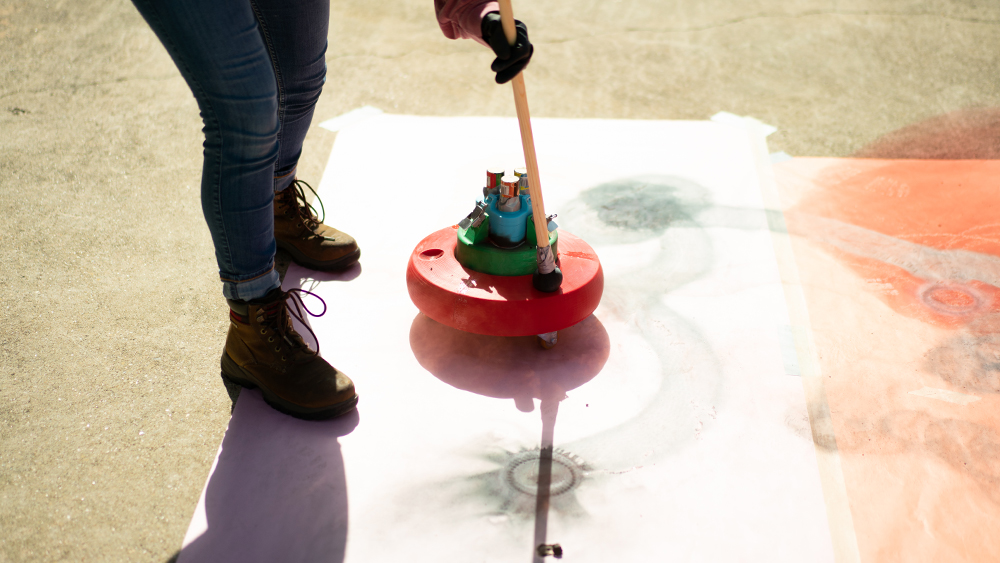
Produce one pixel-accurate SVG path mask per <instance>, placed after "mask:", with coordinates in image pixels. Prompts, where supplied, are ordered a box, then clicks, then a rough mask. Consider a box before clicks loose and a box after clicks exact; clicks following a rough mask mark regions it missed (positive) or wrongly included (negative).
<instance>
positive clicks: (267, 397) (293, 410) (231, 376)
mask: <svg viewBox="0 0 1000 563" xmlns="http://www.w3.org/2000/svg"><path fill="white" fill-rule="evenodd" d="M222 381H223V382H224V383H228V384H231V385H239V386H240V387H245V388H247V389H260V392H261V394H263V395H264V402H266V403H267V404H268V405H270V406H271V408H273V409H274V410H276V411H278V412H282V413H285V414H287V415H289V416H294V417H295V418H301V419H302V420H326V419H328V418H336V417H338V416H343V415H345V414H347V413H349V412H351V411H352V410H354V409H355V408H356V407H357V406H358V395H357V394H355V395H354V396H353V397H351V398H350V399H348V400H346V401H342V402H340V403H337V404H335V405H330V406H328V407H319V408H314V409H311V408H309V407H303V406H301V405H296V404H295V403H290V402H288V401H286V400H284V399H282V398H281V397H279V396H277V395H275V394H274V393H272V392H271V391H270V390H269V389H268V388H267V387H264V386H262V385H258V384H257V383H256V382H255V381H254V380H253V376H251V375H250V373H249V372H247V370H245V369H243V368H241V367H240V366H239V365H238V364H237V363H236V362H234V361H233V359H232V358H230V357H229V353H228V352H222Z"/></svg>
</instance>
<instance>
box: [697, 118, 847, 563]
mask: <svg viewBox="0 0 1000 563" xmlns="http://www.w3.org/2000/svg"><path fill="white" fill-rule="evenodd" d="M713 120H715V121H719V120H716V119H715V118H713ZM742 120H743V126H744V127H745V128H746V130H747V133H748V135H749V136H750V144H751V146H752V147H753V150H754V159H755V161H756V163H757V173H758V176H759V179H760V189H761V195H762V196H763V199H764V206H765V208H767V210H768V211H769V214H768V215H769V218H770V215H772V214H773V215H775V217H774V220H773V221H772V222H773V223H781V224H782V225H783V223H784V220H783V217H782V218H781V219H780V220H779V219H778V217H777V215H778V214H781V209H782V206H781V201H780V197H779V195H778V186H777V184H776V183H775V180H774V170H773V168H772V167H771V163H772V159H771V155H770V154H769V153H768V149H767V139H766V137H767V135H769V134H770V133H772V132H773V127H771V126H769V125H765V124H763V123H761V122H760V121H757V120H756V119H753V118H749V117H745V118H742ZM725 122H727V123H733V121H732V120H731V119H726V120H725ZM734 124H735V123H734ZM772 226H773V225H772ZM771 241H772V242H773V244H774V252H775V255H776V258H777V262H778V269H779V271H780V274H781V280H782V286H783V288H784V293H785V303H786V305H787V307H788V316H789V319H790V322H791V327H789V332H790V333H791V338H792V340H793V341H794V346H795V354H796V357H797V360H798V361H797V362H796V367H797V368H798V371H799V375H801V379H802V388H803V390H804V391H805V397H806V405H807V408H808V411H809V422H810V425H811V426H812V435H813V444H814V446H815V448H816V461H817V465H818V467H819V477H820V482H821V484H822V487H823V497H824V498H825V500H826V514H827V521H828V523H829V526H830V537H831V540H832V541H833V552H834V557H835V559H836V561H837V562H838V563H855V562H860V560H861V555H860V553H859V551H858V539H857V536H856V534H855V531H854V519H853V517H852V516H851V506H850V502H849V500H848V497H847V486H846V484H845V482H844V473H843V470H842V468H841V464H840V452H839V451H838V449H837V439H836V437H835V436H834V431H833V421H832V420H831V418H830V405H829V404H828V402H827V399H826V390H825V388H824V385H823V378H822V377H821V375H822V373H821V371H820V365H819V361H818V356H817V354H816V347H815V343H814V340H813V338H812V331H811V330H810V326H811V325H810V323H809V310H808V308H807V306H806V299H805V294H804V292H803V291H802V283H801V281H800V279H799V270H798V266H797V265H796V262H795V254H794V251H793V249H792V241H791V238H790V236H789V235H788V233H787V231H786V230H785V229H773V228H772V230H771Z"/></svg>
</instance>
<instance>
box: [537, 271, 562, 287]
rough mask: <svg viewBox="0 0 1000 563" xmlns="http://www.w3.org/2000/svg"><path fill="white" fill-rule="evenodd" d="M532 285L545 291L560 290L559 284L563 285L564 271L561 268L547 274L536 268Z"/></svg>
mask: <svg viewBox="0 0 1000 563" xmlns="http://www.w3.org/2000/svg"><path fill="white" fill-rule="evenodd" d="M531 285H533V286H535V289H537V290H538V291H544V292H545V293H552V292H555V291H559V286H561V285H562V272H561V271H560V270H559V268H556V269H555V270H552V271H551V272H549V273H547V274H540V273H538V270H535V274H534V275H533V276H531Z"/></svg>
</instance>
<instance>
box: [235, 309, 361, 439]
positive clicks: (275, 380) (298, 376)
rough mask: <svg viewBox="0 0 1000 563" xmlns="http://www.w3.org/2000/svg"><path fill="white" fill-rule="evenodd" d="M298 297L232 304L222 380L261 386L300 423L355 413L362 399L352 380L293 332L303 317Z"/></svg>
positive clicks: (270, 401)
mask: <svg viewBox="0 0 1000 563" xmlns="http://www.w3.org/2000/svg"><path fill="white" fill-rule="evenodd" d="M300 292H301V290H297V289H293V290H291V291H289V292H283V291H281V290H280V289H275V290H273V291H271V293H268V294H267V295H266V296H265V297H264V298H262V299H260V300H257V301H251V302H249V303H247V302H243V301H229V308H230V313H229V318H230V323H229V334H228V336H227V337H226V348H225V350H224V351H223V352H222V379H223V380H225V381H227V382H229V383H233V384H236V385H241V386H243V387H247V388H249V389H254V388H258V387H259V388H260V390H261V392H262V393H263V394H264V400H265V401H267V403H268V404H269V405H271V406H272V407H274V408H275V409H277V410H279V411H281V412H283V413H285V414H290V415H292V416H294V417H296V418H304V419H308V420H317V419H324V418H332V417H335V416H340V415H342V414H345V413H348V412H350V411H351V410H353V409H354V407H355V406H356V405H357V404H358V394H357V393H356V392H355V391H354V383H353V382H352V381H351V379H350V378H349V377H347V376H346V375H344V374H343V373H341V372H340V371H338V370H337V368H335V367H333V366H331V365H330V364H328V363H327V362H326V360H324V359H323V358H321V357H320V356H319V354H318V352H314V351H312V350H311V349H309V347H308V346H307V345H306V343H305V341H303V340H302V337H301V336H299V334H298V333H297V332H295V329H294V328H293V327H292V318H291V317H292V316H296V317H298V318H299V319H301V318H302V317H301V309H300V308H299V305H300V304H301V302H302V300H301V298H300V297H299V295H298V294H299V293H300ZM289 298H291V299H293V300H296V301H297V302H295V301H293V303H294V304H295V309H296V311H298V312H299V314H296V311H292V310H290V309H289V308H288V305H287V303H286V299H289ZM324 306H325V304H324ZM306 312H309V311H308V309H306ZM310 314H312V313H310ZM320 314H322V313H320ZM313 316H318V315H313ZM314 336H315V335H314ZM318 347H319V344H318V343H317V348H318Z"/></svg>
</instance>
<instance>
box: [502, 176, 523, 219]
mask: <svg viewBox="0 0 1000 563" xmlns="http://www.w3.org/2000/svg"><path fill="white" fill-rule="evenodd" d="M519 181H520V179H519V178H518V177H517V176H504V177H503V178H501V179H500V202H499V204H498V205H497V208H499V209H500V211H518V210H520V209H521V197H520V188H519V186H518V183H519Z"/></svg>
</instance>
